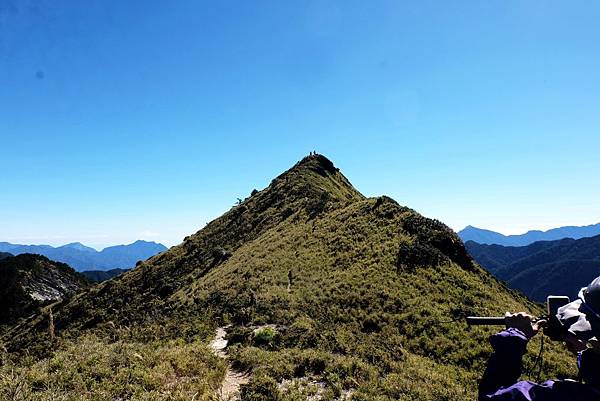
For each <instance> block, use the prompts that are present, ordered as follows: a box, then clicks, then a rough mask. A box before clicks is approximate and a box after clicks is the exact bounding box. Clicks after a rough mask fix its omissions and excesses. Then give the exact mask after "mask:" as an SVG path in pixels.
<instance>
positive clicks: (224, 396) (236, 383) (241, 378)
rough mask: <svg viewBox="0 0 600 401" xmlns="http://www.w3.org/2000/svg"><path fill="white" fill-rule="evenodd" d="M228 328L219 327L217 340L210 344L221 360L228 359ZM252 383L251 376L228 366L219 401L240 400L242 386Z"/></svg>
mask: <svg viewBox="0 0 600 401" xmlns="http://www.w3.org/2000/svg"><path fill="white" fill-rule="evenodd" d="M227 327H228V326H225V327H219V328H218V329H217V332H216V333H215V338H214V339H213V340H212V341H211V342H210V349H211V350H212V352H213V353H214V354H215V355H216V356H218V357H219V358H223V359H227V352H226V351H225V348H226V347H227V340H226V339H225V336H226V335H227V330H226V329H227ZM249 381H250V375H248V374H246V373H242V372H236V371H235V370H233V369H231V365H230V364H228V366H227V371H226V372H225V379H223V383H221V388H220V389H219V400H222V401H236V400H239V399H240V386H241V385H242V384H246V383H248V382H249Z"/></svg>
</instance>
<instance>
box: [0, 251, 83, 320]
mask: <svg viewBox="0 0 600 401" xmlns="http://www.w3.org/2000/svg"><path fill="white" fill-rule="evenodd" d="M87 286H88V282H87V281H86V279H85V278H84V277H83V276H80V275H79V274H77V273H76V272H75V271H74V270H73V269H71V268H70V267H69V266H68V265H66V264H64V263H58V262H53V261H51V260H49V259H48V258H46V257H44V256H41V255H31V254H22V255H18V256H13V257H8V258H5V259H2V260H0V324H5V323H10V322H14V321H16V320H17V319H18V318H20V317H22V316H24V315H25V314H27V313H31V312H33V311H34V310H35V309H36V308H37V307H38V306H41V305H43V304H47V303H49V302H52V301H57V300H61V299H63V298H64V297H68V296H70V295H73V294H74V293H76V292H78V291H80V290H82V289H83V288H85V287H87Z"/></svg>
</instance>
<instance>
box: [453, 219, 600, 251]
mask: <svg viewBox="0 0 600 401" xmlns="http://www.w3.org/2000/svg"><path fill="white" fill-rule="evenodd" d="M458 235H459V237H460V238H461V239H462V240H463V241H464V242H467V241H474V242H477V243H479V244H498V245H504V246H526V245H529V244H532V243H534V242H537V241H556V240H560V239H563V238H573V239H580V238H589V237H594V236H596V235H600V223H598V224H592V225H589V226H582V227H576V226H567V227H559V228H553V229H551V230H548V231H539V230H532V231H528V232H526V233H525V234H519V235H503V234H500V233H497V232H494V231H490V230H484V229H482V228H477V227H473V226H467V227H465V228H464V229H463V230H461V231H459V232H458Z"/></svg>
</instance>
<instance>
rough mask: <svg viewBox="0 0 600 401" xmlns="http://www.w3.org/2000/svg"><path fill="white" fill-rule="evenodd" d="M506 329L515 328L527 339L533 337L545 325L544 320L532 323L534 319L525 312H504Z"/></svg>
mask: <svg viewBox="0 0 600 401" xmlns="http://www.w3.org/2000/svg"><path fill="white" fill-rule="evenodd" d="M504 319H505V322H506V327H507V328H510V327H512V328H515V329H517V330H520V331H521V332H522V333H523V334H525V336H526V337H527V338H532V337H533V336H535V335H536V334H537V333H538V332H539V331H540V329H541V328H542V327H544V325H545V324H546V321H545V320H538V321H535V322H534V319H535V318H534V317H533V316H531V315H530V314H528V313H525V312H519V313H515V314H513V313H509V312H506V314H505V315H504Z"/></svg>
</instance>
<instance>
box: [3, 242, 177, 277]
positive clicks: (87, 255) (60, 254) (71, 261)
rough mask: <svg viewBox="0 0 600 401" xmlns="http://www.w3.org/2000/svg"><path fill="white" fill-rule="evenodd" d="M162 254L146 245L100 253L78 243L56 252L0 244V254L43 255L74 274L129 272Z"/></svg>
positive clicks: (49, 248)
mask: <svg viewBox="0 0 600 401" xmlns="http://www.w3.org/2000/svg"><path fill="white" fill-rule="evenodd" d="M166 250H167V247H165V246H164V245H162V244H158V243H156V242H148V241H136V242H134V243H132V244H129V245H117V246H111V247H108V248H104V249H103V250H102V251H100V252H98V251H97V250H95V249H94V248H90V247H88V246H85V245H83V244H81V243H79V242H74V243H71V244H67V245H63V246H60V247H57V248H55V247H52V246H50V245H19V244H11V243H8V242H0V252H9V253H11V254H13V255H20V254H23V253H32V254H38V255H43V256H46V257H47V258H49V259H51V260H54V261H57V262H62V263H66V264H68V265H69V266H71V267H73V268H74V269H75V270H77V271H84V270H111V269H116V268H121V269H129V268H132V267H135V264H136V262H137V261H139V260H146V259H148V258H150V257H152V256H154V255H156V254H158V253H160V252H163V251H166Z"/></svg>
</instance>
